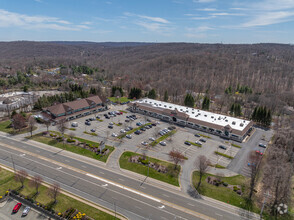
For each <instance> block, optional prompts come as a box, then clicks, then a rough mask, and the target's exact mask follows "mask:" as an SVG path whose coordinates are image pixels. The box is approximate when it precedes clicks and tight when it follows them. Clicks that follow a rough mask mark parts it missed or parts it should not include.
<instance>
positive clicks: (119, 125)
mask: <svg viewBox="0 0 294 220" xmlns="http://www.w3.org/2000/svg"><path fill="white" fill-rule="evenodd" d="M113 124H115V125H116V126H122V123H120V124H117V123H114V122H113Z"/></svg>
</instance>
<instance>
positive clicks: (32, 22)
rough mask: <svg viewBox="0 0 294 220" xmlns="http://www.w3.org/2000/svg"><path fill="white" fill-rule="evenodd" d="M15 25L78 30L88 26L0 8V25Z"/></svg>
mask: <svg viewBox="0 0 294 220" xmlns="http://www.w3.org/2000/svg"><path fill="white" fill-rule="evenodd" d="M11 26H17V27H21V28H24V29H52V30H64V31H78V30H81V29H87V28H89V27H88V26H86V25H73V24H72V23H71V22H69V21H65V20H61V19H59V18H55V17H47V16H29V15H25V14H19V13H14V12H9V11H6V10H3V9H0V27H11Z"/></svg>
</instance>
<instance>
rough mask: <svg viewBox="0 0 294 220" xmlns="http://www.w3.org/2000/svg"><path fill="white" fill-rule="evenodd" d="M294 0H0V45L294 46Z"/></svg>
mask: <svg viewBox="0 0 294 220" xmlns="http://www.w3.org/2000/svg"><path fill="white" fill-rule="evenodd" d="M293 36H294V0H0V41H16V40H30V41H94V42H109V41H114V42H193V43H226V44H228V43H233V44H236V43H286V44H289V43H290V44H293V43H294V37H293Z"/></svg>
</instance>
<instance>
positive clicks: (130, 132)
mask: <svg viewBox="0 0 294 220" xmlns="http://www.w3.org/2000/svg"><path fill="white" fill-rule="evenodd" d="M146 125H151V123H147V124H144V125H141V126H139V127H137V128H134V129H132V130H130V131H127V132H125V133H123V134H121V135H119V136H118V137H117V138H119V139H122V138H124V137H125V136H126V135H127V134H132V133H134V132H135V131H137V130H140V129H141V128H143V127H145V126H146Z"/></svg>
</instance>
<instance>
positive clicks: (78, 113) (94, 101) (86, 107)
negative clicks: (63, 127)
mask: <svg viewBox="0 0 294 220" xmlns="http://www.w3.org/2000/svg"><path fill="white" fill-rule="evenodd" d="M104 110H107V106H106V105H104V102H103V101H102V100H101V98H100V97H99V96H97V95H96V96H91V97H88V98H85V99H79V100H76V101H72V102H66V103H61V104H57V105H52V106H50V107H48V108H44V109H43V113H45V114H43V115H45V117H47V118H48V117H50V118H51V119H52V120H54V121H58V120H60V119H63V118H65V119H66V120H73V119H75V118H80V117H83V116H86V115H90V114H94V113H97V112H101V111H104ZM46 115H47V116H46Z"/></svg>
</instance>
